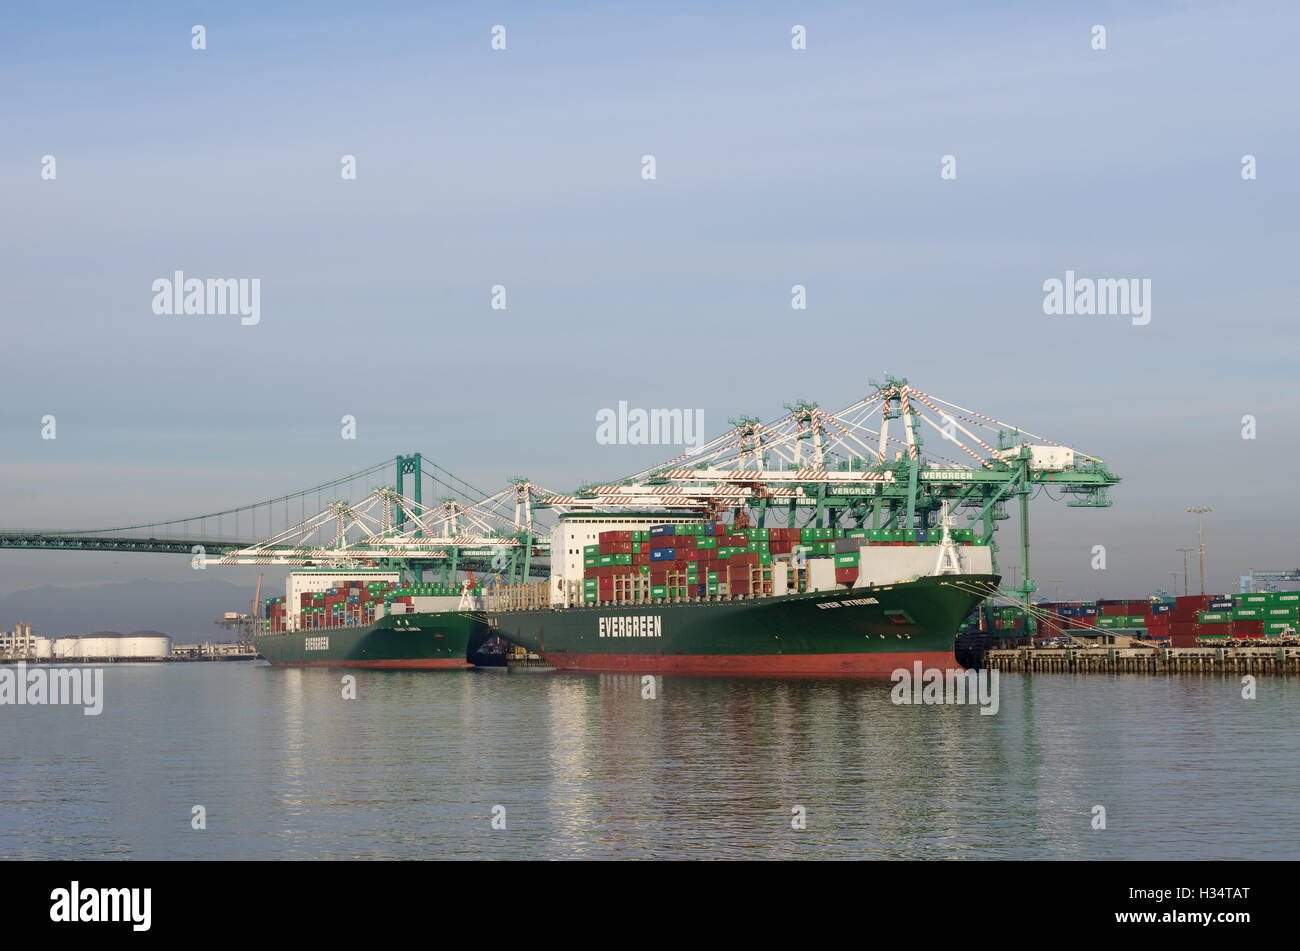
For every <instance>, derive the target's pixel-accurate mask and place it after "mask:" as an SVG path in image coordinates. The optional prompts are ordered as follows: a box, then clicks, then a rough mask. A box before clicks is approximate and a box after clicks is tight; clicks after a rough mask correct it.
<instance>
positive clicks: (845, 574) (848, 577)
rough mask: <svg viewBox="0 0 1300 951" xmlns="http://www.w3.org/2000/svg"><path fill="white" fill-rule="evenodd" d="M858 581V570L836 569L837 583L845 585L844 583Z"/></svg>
mask: <svg viewBox="0 0 1300 951" xmlns="http://www.w3.org/2000/svg"><path fill="white" fill-rule="evenodd" d="M857 580H858V569H857V568H836V569H835V581H836V582H837V583H840V584H843V583H844V582H847V581H857Z"/></svg>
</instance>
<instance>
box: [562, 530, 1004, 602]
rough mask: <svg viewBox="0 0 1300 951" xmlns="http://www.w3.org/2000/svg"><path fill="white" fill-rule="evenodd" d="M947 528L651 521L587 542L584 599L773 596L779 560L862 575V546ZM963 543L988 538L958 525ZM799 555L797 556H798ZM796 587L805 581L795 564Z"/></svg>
mask: <svg viewBox="0 0 1300 951" xmlns="http://www.w3.org/2000/svg"><path fill="white" fill-rule="evenodd" d="M940 535H941V533H940V532H939V531H938V530H933V531H928V532H927V531H903V530H888V529H864V528H858V529H842V528H737V527H735V526H729V525H726V524H724V523H722V522H716V523H712V524H672V525H653V526H650V528H649V529H647V530H645V531H605V532H601V533H600V534H599V535H598V536H597V544H595V545H587V546H586V547H585V548H583V600H584V601H585V602H589V603H599V602H605V601H616V600H633V599H634V598H637V597H643V596H645V593H646V592H645V589H646V588H647V587H648V589H649V590H648V595H649V597H650V598H687V597H706V596H709V595H723V596H725V595H737V594H741V595H748V594H771V592H772V565H773V559H774V558H778V557H780V556H783V555H789V556H795V555H797V554H802V555H804V556H805V557H807V558H815V557H828V558H834V559H835V579H836V581H838V582H840V583H843V584H851V583H853V582H855V581H856V580H857V578H858V562H859V555H858V549H859V548H860V547H862V546H864V545H926V544H930V545H933V544H938V542H939V541H940ZM952 536H953V540H954V541H955V542H956V543H957V544H961V545H975V544H982V542H980V541H977V540H976V538H975V536H974V532H972V531H971V530H969V529H961V530H956V531H954V532H953V533H952ZM793 560H796V561H797V559H793ZM792 581H793V588H792V589H791V590H793V591H802V590H804V588H805V585H806V583H807V578H806V573H805V570H804V568H803V567H802V565H795V566H794V575H793V578H792Z"/></svg>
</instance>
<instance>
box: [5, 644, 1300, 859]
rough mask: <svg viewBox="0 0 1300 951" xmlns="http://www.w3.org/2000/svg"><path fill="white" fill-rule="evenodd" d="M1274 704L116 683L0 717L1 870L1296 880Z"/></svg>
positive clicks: (687, 685)
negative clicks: (408, 867) (316, 863)
mask: <svg viewBox="0 0 1300 951" xmlns="http://www.w3.org/2000/svg"><path fill="white" fill-rule="evenodd" d="M345 676H353V677H355V678H356V699H355V700H349V699H344V697H343V691H344V686H343V682H342V681H343V678H344V677H345ZM1270 683H1271V688H1270V689H1269V690H1266V691H1265V690H1261V691H1260V692H1259V698H1258V699H1257V700H1255V701H1253V702H1252V703H1242V702H1241V700H1240V699H1239V693H1238V692H1237V691H1235V690H1234V689H1232V684H1231V683H1230V682H1228V681H1224V680H1223V679H1221V678H1217V677H1212V676H1209V677H1204V678H1199V677H1179V678H1158V677H1138V676H1133V677H1115V678H1108V677H1081V678H1069V677H1059V678H1058V677H1049V676H1038V677H1034V678H1032V679H1024V678H1021V677H1018V676H1015V675H1009V674H1004V675H1003V676H1002V678H1001V683H1000V692H1001V697H1000V705H999V709H998V712H997V714H996V715H994V716H982V715H981V714H980V712H979V707H978V706H976V705H967V706H934V705H895V704H894V703H893V702H892V701H891V697H890V691H891V687H892V685H891V684H890V683H889V682H888V681H880V680H875V681H857V680H838V679H837V680H825V681H822V680H812V679H807V678H801V679H798V680H793V679H792V680H782V679H763V678H743V679H724V678H711V677H673V676H663V677H656V678H654V679H653V680H651V681H649V683H647V682H646V681H643V680H642V678H641V677H638V676H630V675H628V676H625V675H587V674H566V673H524V672H519V673H515V672H511V673H507V672H504V671H497V672H493V671H367V670H350V671H340V670H326V669H307V670H283V669H272V668H255V667H253V666H251V665H242V664H241V665H235V664H229V665H227V664H213V665H165V666H158V667H123V668H120V669H112V668H110V669H108V670H106V671H105V694H106V700H105V711H104V715H102V716H99V717H85V716H82V715H81V713H80V710H65V709H55V708H34V707H9V708H6V713H5V715H4V716H3V717H0V743H3V744H4V746H5V748H6V749H22V750H23V755H22V757H21V758H20V759H18V758H10V759H8V760H7V761H6V763H5V765H3V766H0V797H2V798H3V800H4V801H5V802H6V804H7V805H6V808H5V809H3V810H0V856H3V857H5V858H15V857H17V858H90V857H94V858H108V857H113V858H122V857H132V858H183V859H229V858H270V859H284V858H354V857H355V858H582V857H591V858H608V857H628V858H651V857H662V858H709V857H734V858H840V859H844V858H931V859H947V858H962V857H967V858H1051V857H1056V858H1098V859H1100V858H1122V859H1128V858H1150V857H1153V856H1157V855H1158V856H1160V857H1162V858H1170V859H1183V858H1193V859H1208V858H1224V859H1240V858H1260V857H1269V858H1290V859H1295V858H1300V839H1298V838H1297V837H1296V836H1294V835H1285V834H1279V833H1278V830H1285V829H1290V828H1291V826H1292V823H1291V819H1290V817H1292V816H1293V815H1294V814H1295V812H1296V811H1297V807H1298V806H1300V801H1298V796H1300V794H1298V793H1297V792H1296V790H1297V789H1300V751H1297V748H1296V746H1295V744H1294V743H1292V742H1290V738H1291V737H1293V736H1294V735H1295V732H1296V729H1297V727H1298V726H1300V722H1298V721H1300V684H1297V683H1295V682H1293V681H1288V680H1284V679H1277V680H1274V681H1270ZM35 735H39V736H40V737H41V742H40V743H32V742H29V741H28V740H27V739H24V738H30V737H31V736H35ZM1265 767H1267V770H1268V773H1267V774H1268V775H1269V776H1270V781H1269V782H1268V783H1266V784H1251V783H1242V782H1238V781H1235V780H1234V779H1233V777H1234V776H1241V775H1250V774H1252V771H1257V770H1263V769H1264V768H1265ZM1261 774H1262V773H1261ZM195 803H201V804H203V806H204V807H205V810H206V815H207V829H206V830H205V831H204V832H203V833H202V834H197V833H194V832H192V831H191V829H190V823H189V817H190V813H191V809H192V807H193V804H195ZM1096 804H1104V805H1105V806H1106V808H1107V812H1108V826H1109V828H1108V830H1107V831H1105V832H1096V831H1094V830H1093V829H1092V827H1091V818H1092V812H1091V810H1092V808H1093V806H1094V805H1096ZM52 810H53V811H54V812H56V813H57V815H58V817H59V822H58V823H57V826H58V828H60V829H67V830H69V831H70V834H69V835H67V836H63V835H60V836H57V837H55V836H52V835H51V826H50V822H49V818H50V815H51V811H52ZM801 815H806V820H805V824H806V827H805V828H802V829H798V828H794V827H793V826H794V825H796V824H798V823H797V822H795V821H794V820H797V819H799V817H800V816H801ZM494 818H495V819H496V825H497V826H498V827H497V828H494V821H493V820H494ZM501 825H504V828H501V827H500V826H501Z"/></svg>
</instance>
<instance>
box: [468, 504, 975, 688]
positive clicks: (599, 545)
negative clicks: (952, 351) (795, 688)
mask: <svg viewBox="0 0 1300 951" xmlns="http://www.w3.org/2000/svg"><path fill="white" fill-rule="evenodd" d="M675 519H676V520H675V521H672V522H666V521H665V516H664V515H662V514H658V515H633V514H626V515H624V514H602V513H581V514H578V513H572V514H568V515H565V516H564V517H563V518H562V519H561V522H560V525H559V527H558V528H557V529H556V531H555V532H554V533H553V534H552V575H551V578H550V580H549V581H546V582H540V583H537V584H526V585H516V586H511V587H508V588H496V589H492V590H490V591H489V592H488V597H487V601H488V623H489V625H490V626H491V627H492V629H493V630H495V631H497V632H498V633H500V634H501V635H502V636H503V637H505V638H506V639H507V640H509V641H510V642H512V643H514V644H517V645H519V646H522V647H524V648H526V649H528V650H530V651H534V652H535V653H537V654H539V655H541V656H542V657H543V658H545V660H546V661H547V662H548V663H550V664H552V665H553V666H555V667H556V668H558V669H560V670H578V671H604V672H610V671H622V672H628V673H633V672H635V673H700V674H766V675H771V674H776V675H784V674H816V675H846V674H847V675H868V676H873V675H875V676H888V675H889V674H890V673H891V672H892V671H894V670H896V669H898V668H900V667H905V668H909V669H910V668H911V667H912V665H913V663H914V662H916V661H920V662H921V663H922V664H923V665H925V666H926V667H937V668H944V669H951V668H955V667H957V666H958V664H957V661H956V659H955V657H954V654H953V645H954V637H955V634H956V632H957V629H958V626H959V625H960V624H961V623H962V622H963V620H965V619H966V618H967V616H968V615H969V614H970V613H971V611H972V609H973V608H974V607H975V606H976V605H978V604H980V603H981V602H982V601H983V600H984V599H985V598H986V597H987V596H989V595H991V594H993V593H994V592H995V591H996V589H997V584H998V582H999V580H1000V579H999V578H998V576H997V575H996V574H994V573H993V569H992V555H991V552H990V550H989V548H988V546H987V545H985V544H983V543H982V542H981V541H979V540H977V539H976V538H975V537H974V534H973V533H972V532H970V531H968V530H957V529H952V528H951V527H950V526H945V527H943V528H939V529H933V530H885V529H862V528H859V529H841V528H803V529H798V528H750V527H747V526H744V525H727V524H724V523H721V522H715V521H712V520H706V519H705V518H704V517H702V516H694V517H691V516H676V517H675Z"/></svg>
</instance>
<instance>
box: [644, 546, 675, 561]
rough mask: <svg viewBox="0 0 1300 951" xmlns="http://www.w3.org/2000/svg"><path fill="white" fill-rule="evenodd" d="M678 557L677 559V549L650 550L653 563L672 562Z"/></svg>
mask: <svg viewBox="0 0 1300 951" xmlns="http://www.w3.org/2000/svg"><path fill="white" fill-rule="evenodd" d="M676 557H677V549H676V548H651V549H650V560H651V561H672V560H673V559H675V558H676Z"/></svg>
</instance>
